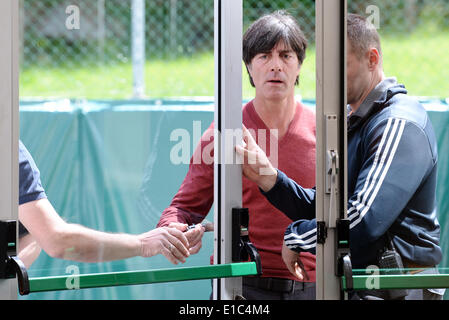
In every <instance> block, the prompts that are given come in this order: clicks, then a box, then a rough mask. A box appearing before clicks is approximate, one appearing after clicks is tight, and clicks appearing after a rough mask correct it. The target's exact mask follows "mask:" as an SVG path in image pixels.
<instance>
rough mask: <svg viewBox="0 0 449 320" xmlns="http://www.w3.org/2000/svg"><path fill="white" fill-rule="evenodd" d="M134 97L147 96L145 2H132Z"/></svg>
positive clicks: (139, 0)
mask: <svg viewBox="0 0 449 320" xmlns="http://www.w3.org/2000/svg"><path fill="white" fill-rule="evenodd" d="M131 11H132V13H131V14H132V31H131V32H132V35H131V38H132V63H133V97H134V98H137V99H140V98H143V97H144V96H145V0H132V8H131Z"/></svg>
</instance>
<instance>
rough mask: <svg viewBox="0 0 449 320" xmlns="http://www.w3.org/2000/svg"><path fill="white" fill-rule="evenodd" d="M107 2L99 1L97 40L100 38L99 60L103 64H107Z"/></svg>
mask: <svg viewBox="0 0 449 320" xmlns="http://www.w3.org/2000/svg"><path fill="white" fill-rule="evenodd" d="M104 1H105V0H98V2H97V38H98V48H97V54H98V60H99V61H100V62H101V63H104V62H105V57H104V46H105V38H106V26H105V25H106V13H105V2H104Z"/></svg>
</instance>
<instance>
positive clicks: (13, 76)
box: [0, 0, 19, 299]
mask: <svg viewBox="0 0 449 320" xmlns="http://www.w3.org/2000/svg"><path fill="white" fill-rule="evenodd" d="M0 43H1V46H0V194H1V196H2V199H1V201H0V220H17V208H18V199H19V197H18V192H19V178H18V163H19V160H18V156H19V151H18V144H19V88H18V87H19V85H18V79H19V2H18V1H17V0H3V1H0ZM0 299H17V279H8V280H1V279H0Z"/></svg>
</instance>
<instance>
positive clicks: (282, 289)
mask: <svg viewBox="0 0 449 320" xmlns="http://www.w3.org/2000/svg"><path fill="white" fill-rule="evenodd" d="M306 47H307V40H306V39H305V37H304V35H303V33H302V31H301V29H300V28H299V26H298V25H297V23H296V22H295V20H294V19H293V18H292V16H290V15H289V14H287V13H285V12H283V11H278V12H274V13H272V14H270V15H266V16H263V17H261V18H260V19H258V20H257V21H256V22H254V23H253V24H252V25H251V26H250V27H249V28H248V30H247V31H246V33H245V35H244V37H243V60H244V62H245V65H246V67H247V70H248V73H249V76H250V82H251V84H252V85H253V86H254V87H255V88H256V96H255V98H254V99H253V100H252V101H250V102H249V103H247V104H246V105H245V106H244V107H243V111H242V112H243V124H244V125H245V126H246V128H248V129H249V130H250V131H252V132H254V133H255V139H256V141H258V143H259V145H260V146H261V148H262V149H263V150H264V151H265V152H267V154H268V156H269V157H274V158H275V159H276V157H277V167H278V168H279V169H280V170H282V171H283V172H285V173H287V175H288V176H289V177H291V178H292V179H294V180H295V181H296V182H297V183H299V184H301V185H304V186H307V187H313V186H314V185H315V142H316V141H315V114H314V112H313V111H311V110H309V109H308V108H306V107H304V106H303V105H302V104H301V103H300V102H297V101H295V85H296V84H298V83H299V73H300V69H301V65H302V63H303V61H304V58H305V50H306ZM261 139H263V141H262V140H261ZM274 139H276V140H274ZM273 142H274V146H271V144H272V143H273ZM276 146H277V149H276ZM272 149H273V150H272ZM270 151H271V152H274V154H270ZM197 159H201V161H197ZM210 159H212V160H213V123H212V124H211V126H210V127H209V128H208V129H207V130H206V132H205V133H204V134H203V136H202V138H201V141H200V143H199V145H198V147H197V149H196V150H195V153H194V155H193V157H192V159H191V161H190V166H189V171H188V173H187V175H186V177H185V179H184V181H183V183H182V185H181V187H180V189H179V191H178V192H177V194H176V195H175V197H174V198H173V200H172V203H171V204H170V206H169V207H168V208H167V209H165V210H164V212H163V213H162V216H161V218H160V221H159V223H158V226H173V227H175V226H176V224H177V223H183V224H184V223H187V224H193V223H195V224H197V223H199V222H201V221H202V220H203V219H204V217H205V216H206V215H207V214H208V212H209V210H210V208H211V206H212V204H213V193H214V192H213V190H214V188H213V186H214V165H213V162H212V161H210ZM194 160H196V161H194ZM198 162H199V163H198ZM242 192H243V195H242V200H243V207H246V208H249V213H250V219H249V221H250V224H249V238H250V240H251V242H252V243H253V244H254V245H255V246H256V248H257V249H258V251H259V254H260V257H261V262H262V271H263V274H262V276H261V277H244V278H243V296H244V297H245V298H246V299H249V300H253V299H271V300H283V299H315V256H313V255H311V254H308V253H305V254H303V255H301V260H302V262H303V263H304V267H305V269H306V271H307V273H308V279H304V282H299V281H296V280H298V279H295V277H294V276H293V275H292V274H291V273H290V272H289V271H288V269H287V267H286V266H285V264H284V263H283V261H282V256H281V250H282V243H283V235H284V231H285V228H286V227H287V226H288V225H289V224H290V223H291V222H292V221H291V220H290V219H289V218H287V217H286V216H285V215H284V214H282V213H281V212H280V211H278V210H277V209H276V208H274V207H273V206H272V205H271V204H270V203H269V202H268V201H267V200H266V199H265V197H264V196H263V195H262V194H261V193H260V192H259V188H258V186H257V185H256V184H255V183H253V182H251V181H250V180H248V179H246V178H243V183H242ZM203 233H204V230H203V228H202V227H201V225H197V226H196V227H195V228H194V229H192V230H190V231H188V232H186V236H187V239H188V240H189V244H190V253H191V254H194V253H197V252H198V251H199V250H200V248H201V245H202V243H201V238H202V236H203Z"/></svg>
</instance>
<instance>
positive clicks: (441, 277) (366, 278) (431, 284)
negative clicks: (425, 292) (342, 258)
mask: <svg viewBox="0 0 449 320" xmlns="http://www.w3.org/2000/svg"><path fill="white" fill-rule="evenodd" d="M352 280H353V288H354V289H353V290H370V289H424V288H449V274H397V275H396V274H395V275H391V274H390V275H354V276H353V277H352ZM342 286H343V290H346V279H345V277H344V276H343V277H342Z"/></svg>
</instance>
